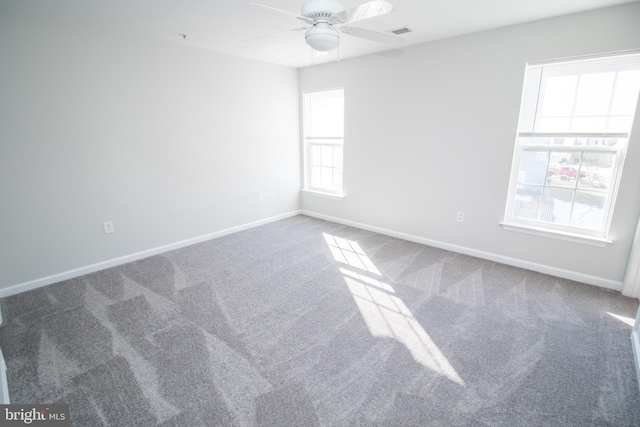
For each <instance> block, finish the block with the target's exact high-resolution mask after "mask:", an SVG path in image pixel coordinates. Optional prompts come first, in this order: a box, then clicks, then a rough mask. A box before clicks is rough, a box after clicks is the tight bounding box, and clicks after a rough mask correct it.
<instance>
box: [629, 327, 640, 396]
mask: <svg viewBox="0 0 640 427" xmlns="http://www.w3.org/2000/svg"><path fill="white" fill-rule="evenodd" d="M639 333H640V331H638V329H634V330H633V332H632V333H631V347H632V348H633V356H634V357H633V360H634V362H636V374H637V375H638V387H640V336H638V334H639Z"/></svg>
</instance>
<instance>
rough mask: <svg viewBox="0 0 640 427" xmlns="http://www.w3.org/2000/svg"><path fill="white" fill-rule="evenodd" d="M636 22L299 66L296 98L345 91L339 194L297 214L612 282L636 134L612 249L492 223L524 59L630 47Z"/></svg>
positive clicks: (467, 39)
mask: <svg viewBox="0 0 640 427" xmlns="http://www.w3.org/2000/svg"><path fill="white" fill-rule="evenodd" d="M639 16H640V4H639V3H634V4H632V5H628V6H622V7H616V8H609V9H603V10H599V11H594V12H588V13H583V14H577V15H570V16H565V17H561V18H556V19H550V20H544V21H538V22H534V23H528V24H524V25H517V26H512V27H506V28H502V29H498V30H493V31H487V32H482V33H478V34H474V35H469V36H464V37H458V38H452V39H447V40H442V41H436V42H432V43H427V44H423V45H418V46H415V47H408V48H405V49H402V50H400V51H393V52H389V53H382V54H376V55H369V56H366V57H362V58H356V59H351V60H344V61H342V62H339V63H332V64H327V65H323V66H317V67H312V68H305V69H302V70H300V73H299V78H300V88H301V90H302V91H307V90H318V89H323V88H333V87H339V86H342V87H344V88H345V149H344V162H345V165H344V167H345V172H344V174H345V175H344V187H345V193H346V197H345V198H344V199H343V200H332V199H327V198H321V197H318V196H314V195H312V194H304V195H303V198H302V207H303V209H304V210H307V211H310V212H314V213H316V214H321V215H326V216H330V217H335V218H340V219H342V220H346V221H354V222H358V223H362V224H366V225H368V226H374V227H381V228H384V229H388V230H392V231H396V232H399V233H406V234H408V235H412V236H417V237H419V238H424V239H431V240H433V241H437V242H443V243H445V244H447V245H456V246H459V247H463V248H467V249H470V250H472V251H475V252H478V253H485V254H490V255H497V256H498V257H508V258H512V259H515V260H520V261H524V263H525V264H528V265H535V264H539V265H542V266H546V267H549V268H550V269H551V270H553V271H561V272H562V271H566V272H570V273H578V275H582V276H588V277H587V278H592V279H594V280H591V282H595V283H601V282H604V283H605V285H606V286H610V287H614V288H616V287H619V286H620V283H621V281H622V279H623V277H624V272H625V267H626V263H627V259H628V257H629V250H630V247H631V243H632V240H633V235H634V231H635V226H636V223H637V220H638V215H639V213H640V186H639V183H640V169H639V168H637V167H636V165H638V164H640V132H638V131H636V132H635V133H634V135H633V137H632V140H631V141H630V144H629V146H630V148H629V151H628V157H627V160H626V166H627V167H626V168H625V171H624V175H623V177H622V184H621V188H620V192H619V197H618V200H617V204H616V208H615V213H614V217H613V223H612V226H611V233H610V237H611V238H612V239H613V240H614V241H615V243H613V244H612V245H610V246H607V247H604V248H600V247H593V246H586V245H582V244H577V243H571V242H565V241H560V240H555V239H549V238H544V237H537V236H531V235H526V234H522V233H516V232H513V231H506V230H504V229H502V227H501V226H500V225H498V222H499V221H500V220H501V219H502V217H503V213H504V209H505V202H506V194H507V187H508V184H509V175H510V168H511V160H512V155H513V145H514V139H515V134H516V126H517V119H518V110H519V106H520V96H521V89H522V81H523V74H524V68H525V63H526V62H528V61H537V60H545V59H552V58H562V57H568V56H574V55H584V54H591V53H598V52H606V51H615V50H624V49H631V48H640V25H638V19H637V18H638V17H639ZM457 211H464V212H465V213H466V217H465V222H464V223H458V222H456V212H457ZM569 276H571V274H570V275H569Z"/></svg>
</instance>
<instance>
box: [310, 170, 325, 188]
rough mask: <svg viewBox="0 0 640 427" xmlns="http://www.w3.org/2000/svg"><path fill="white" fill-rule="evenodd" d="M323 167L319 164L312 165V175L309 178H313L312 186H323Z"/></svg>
mask: <svg viewBox="0 0 640 427" xmlns="http://www.w3.org/2000/svg"><path fill="white" fill-rule="evenodd" d="M321 172H322V171H321V168H320V167H319V166H312V167H311V174H310V175H311V176H310V177H309V179H310V180H311V183H310V185H311V187H315V188H320V187H322V174H321Z"/></svg>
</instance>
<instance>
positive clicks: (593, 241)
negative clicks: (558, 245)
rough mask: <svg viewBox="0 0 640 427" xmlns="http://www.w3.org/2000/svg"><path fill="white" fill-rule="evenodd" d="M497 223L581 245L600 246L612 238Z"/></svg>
mask: <svg viewBox="0 0 640 427" xmlns="http://www.w3.org/2000/svg"><path fill="white" fill-rule="evenodd" d="M499 224H500V225H501V226H502V228H504V229H505V230H509V231H516V232H518V233H525V234H532V235H534V236H542V237H548V238H551V239H558V240H564V241H565V242H573V243H580V244H583V245H591V246H598V247H601V248H603V247H605V246H607V245H610V244H612V243H613V240H609V239H605V238H604V237H594V236H583V235H580V234H573V233H565V232H562V231H550V230H545V229H542V228H537V227H531V226H527V225H522V224H514V223H507V222H500V223H499Z"/></svg>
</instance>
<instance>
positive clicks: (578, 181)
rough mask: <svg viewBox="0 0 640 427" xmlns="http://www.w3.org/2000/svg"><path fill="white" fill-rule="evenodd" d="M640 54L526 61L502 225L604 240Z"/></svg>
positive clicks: (639, 79)
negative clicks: (533, 62) (537, 61)
mask: <svg viewBox="0 0 640 427" xmlns="http://www.w3.org/2000/svg"><path fill="white" fill-rule="evenodd" d="M639 90H640V53H638V52H633V53H625V54H612V55H606V56H605V55H602V56H597V57H589V58H584V59H576V60H569V61H553V62H546V63H536V64H528V66H527V69H526V74H525V81H524V88H523V95H522V105H521V108H520V119H519V123H518V136H517V140H516V146H515V152H514V160H513V166H512V173H511V182H510V186H509V195H508V198H507V208H506V212H505V221H504V222H505V224H506V225H515V226H521V227H525V228H530V229H531V228H532V229H538V230H544V231H548V232H553V233H556V234H564V235H578V236H584V237H588V238H589V237H590V238H596V239H600V240H602V239H606V238H607V233H608V229H609V224H610V221H611V215H612V213H613V207H614V202H615V196H616V192H617V188H618V183H619V181H620V176H621V172H622V163H623V160H624V154H625V151H626V148H627V141H628V139H629V134H630V132H631V127H632V124H633V118H634V116H635V111H636V103H637V101H638V92H639Z"/></svg>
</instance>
